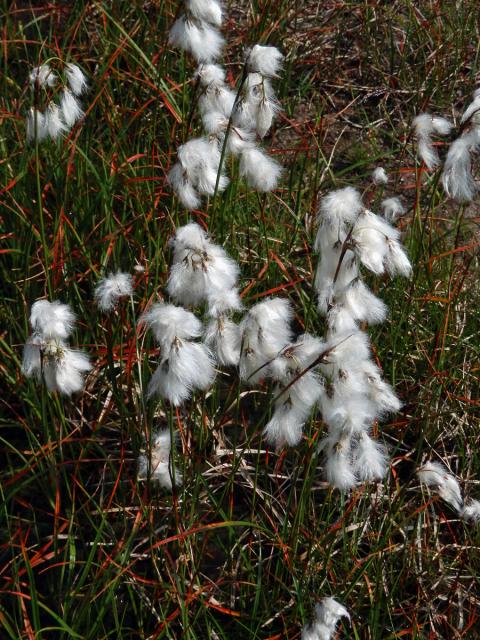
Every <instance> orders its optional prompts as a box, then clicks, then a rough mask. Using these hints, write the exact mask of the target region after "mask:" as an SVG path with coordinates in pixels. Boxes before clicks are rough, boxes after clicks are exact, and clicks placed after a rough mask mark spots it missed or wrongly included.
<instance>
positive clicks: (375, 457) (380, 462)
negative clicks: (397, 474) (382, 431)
mask: <svg viewBox="0 0 480 640" xmlns="http://www.w3.org/2000/svg"><path fill="white" fill-rule="evenodd" d="M387 463H388V455H387V450H386V448H385V446H384V445H382V444H381V443H380V442H378V441H376V440H372V438H370V436H369V435H368V434H367V433H362V434H360V436H359V438H358V443H357V446H356V448H355V450H354V465H353V466H354V472H355V474H356V476H357V477H358V478H359V479H360V480H361V481H362V482H370V481H372V480H383V478H384V477H385V474H386V472H387Z"/></svg>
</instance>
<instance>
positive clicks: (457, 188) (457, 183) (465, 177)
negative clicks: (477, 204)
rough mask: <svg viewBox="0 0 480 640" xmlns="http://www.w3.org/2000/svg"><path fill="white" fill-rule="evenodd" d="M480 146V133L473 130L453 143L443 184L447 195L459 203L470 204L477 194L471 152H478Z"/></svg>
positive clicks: (446, 160) (443, 176)
mask: <svg viewBox="0 0 480 640" xmlns="http://www.w3.org/2000/svg"><path fill="white" fill-rule="evenodd" d="M479 146H480V132H479V131H478V130H477V129H472V130H471V131H469V132H468V133H466V134H464V135H463V136H462V137H461V138H457V140H455V141H454V142H452V144H451V145H450V148H449V150H448V154H447V157H446V159H445V165H444V168H443V173H442V183H443V188H444V189H445V191H446V193H447V195H448V196H449V197H450V198H453V199H454V200H456V201H457V202H470V201H471V200H473V198H474V197H475V195H476V193H477V190H478V189H477V185H476V183H475V180H474V179H473V176H472V160H471V157H470V152H471V151H476V150H478V148H479Z"/></svg>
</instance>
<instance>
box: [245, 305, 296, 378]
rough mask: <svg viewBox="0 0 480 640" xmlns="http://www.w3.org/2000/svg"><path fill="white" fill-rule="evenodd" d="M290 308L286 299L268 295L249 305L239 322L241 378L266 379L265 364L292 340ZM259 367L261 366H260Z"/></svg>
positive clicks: (266, 370) (291, 312) (266, 367)
mask: <svg viewBox="0 0 480 640" xmlns="http://www.w3.org/2000/svg"><path fill="white" fill-rule="evenodd" d="M292 317H293V311H292V308H291V305H290V303H289V302H288V300H285V299H283V298H270V299H269V300H265V301H264V302H259V303H257V304H256V305H254V306H253V307H251V308H250V310H249V311H248V313H246V314H245V316H244V317H243V318H242V321H241V322H240V334H241V344H242V349H241V353H240V377H241V378H242V380H247V381H248V382H249V383H250V384H254V383H255V382H258V380H260V379H262V378H265V377H266V376H267V375H268V373H269V368H268V366H264V365H266V364H267V363H268V362H269V361H270V360H272V359H273V358H275V357H276V356H277V354H278V352H279V351H280V350H281V349H283V348H284V347H285V346H286V345H287V344H289V343H290V342H291V341H292V334H291V329H290V322H291V320H292ZM260 367H261V369H259V368H260Z"/></svg>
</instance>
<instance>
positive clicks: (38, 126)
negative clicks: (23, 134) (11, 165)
mask: <svg viewBox="0 0 480 640" xmlns="http://www.w3.org/2000/svg"><path fill="white" fill-rule="evenodd" d="M47 136H48V128H47V123H46V120H45V116H44V114H43V113H42V112H41V111H38V110H37V109H33V108H31V109H29V111H28V114H27V141H28V142H31V141H32V140H35V138H36V139H37V140H38V142H41V141H42V140H45V138H46V137H47Z"/></svg>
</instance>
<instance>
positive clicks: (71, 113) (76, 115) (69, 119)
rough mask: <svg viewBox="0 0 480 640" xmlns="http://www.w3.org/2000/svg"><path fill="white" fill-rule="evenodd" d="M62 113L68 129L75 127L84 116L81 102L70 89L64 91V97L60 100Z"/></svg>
mask: <svg viewBox="0 0 480 640" xmlns="http://www.w3.org/2000/svg"><path fill="white" fill-rule="evenodd" d="M60 111H61V116H62V118H63V120H64V122H65V124H66V125H67V126H68V127H73V125H74V124H75V123H76V122H77V121H78V120H80V118H81V117H82V116H83V110H82V107H81V106H80V102H79V101H78V100H77V98H76V97H75V95H74V94H73V93H72V91H70V90H69V89H64V91H63V92H62V97H61V99H60Z"/></svg>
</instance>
